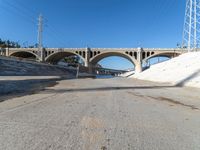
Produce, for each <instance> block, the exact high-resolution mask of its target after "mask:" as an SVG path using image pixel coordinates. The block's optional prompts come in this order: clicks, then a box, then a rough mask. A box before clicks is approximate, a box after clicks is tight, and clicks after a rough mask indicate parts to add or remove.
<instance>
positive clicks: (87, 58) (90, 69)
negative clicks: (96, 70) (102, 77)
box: [85, 47, 93, 74]
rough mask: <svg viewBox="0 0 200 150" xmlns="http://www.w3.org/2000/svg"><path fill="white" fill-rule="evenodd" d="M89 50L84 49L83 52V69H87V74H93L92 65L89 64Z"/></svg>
mask: <svg viewBox="0 0 200 150" xmlns="http://www.w3.org/2000/svg"><path fill="white" fill-rule="evenodd" d="M90 51H91V50H90V48H88V47H87V48H86V50H85V67H87V68H88V73H91V74H92V73H93V70H92V64H91V63H90Z"/></svg>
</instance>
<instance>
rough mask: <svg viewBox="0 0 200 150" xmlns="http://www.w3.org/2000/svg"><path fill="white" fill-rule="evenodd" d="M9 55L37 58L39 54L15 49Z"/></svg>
mask: <svg viewBox="0 0 200 150" xmlns="http://www.w3.org/2000/svg"><path fill="white" fill-rule="evenodd" d="M9 56H13V57H18V58H27V59H35V60H36V59H39V56H38V55H37V54H35V53H33V52H31V51H17V52H13V53H11V54H10V55H9Z"/></svg>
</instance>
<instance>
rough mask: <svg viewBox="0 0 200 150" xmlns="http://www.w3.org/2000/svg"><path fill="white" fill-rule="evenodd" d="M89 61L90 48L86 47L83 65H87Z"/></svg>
mask: <svg viewBox="0 0 200 150" xmlns="http://www.w3.org/2000/svg"><path fill="white" fill-rule="evenodd" d="M89 61H90V48H88V47H87V48H86V50H85V67H89Z"/></svg>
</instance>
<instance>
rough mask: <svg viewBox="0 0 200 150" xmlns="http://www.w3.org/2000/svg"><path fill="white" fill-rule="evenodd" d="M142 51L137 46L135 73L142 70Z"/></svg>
mask: <svg viewBox="0 0 200 150" xmlns="http://www.w3.org/2000/svg"><path fill="white" fill-rule="evenodd" d="M142 51H143V49H142V48H140V47H139V48H138V51H137V62H138V63H137V64H136V67H135V72H136V73H140V72H142Z"/></svg>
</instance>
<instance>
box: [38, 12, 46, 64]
mask: <svg viewBox="0 0 200 150" xmlns="http://www.w3.org/2000/svg"><path fill="white" fill-rule="evenodd" d="M38 21H39V23H38V52H39V54H40V61H41V62H43V61H44V58H45V56H44V50H43V46H42V32H43V16H42V14H40V15H39V18H38Z"/></svg>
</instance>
